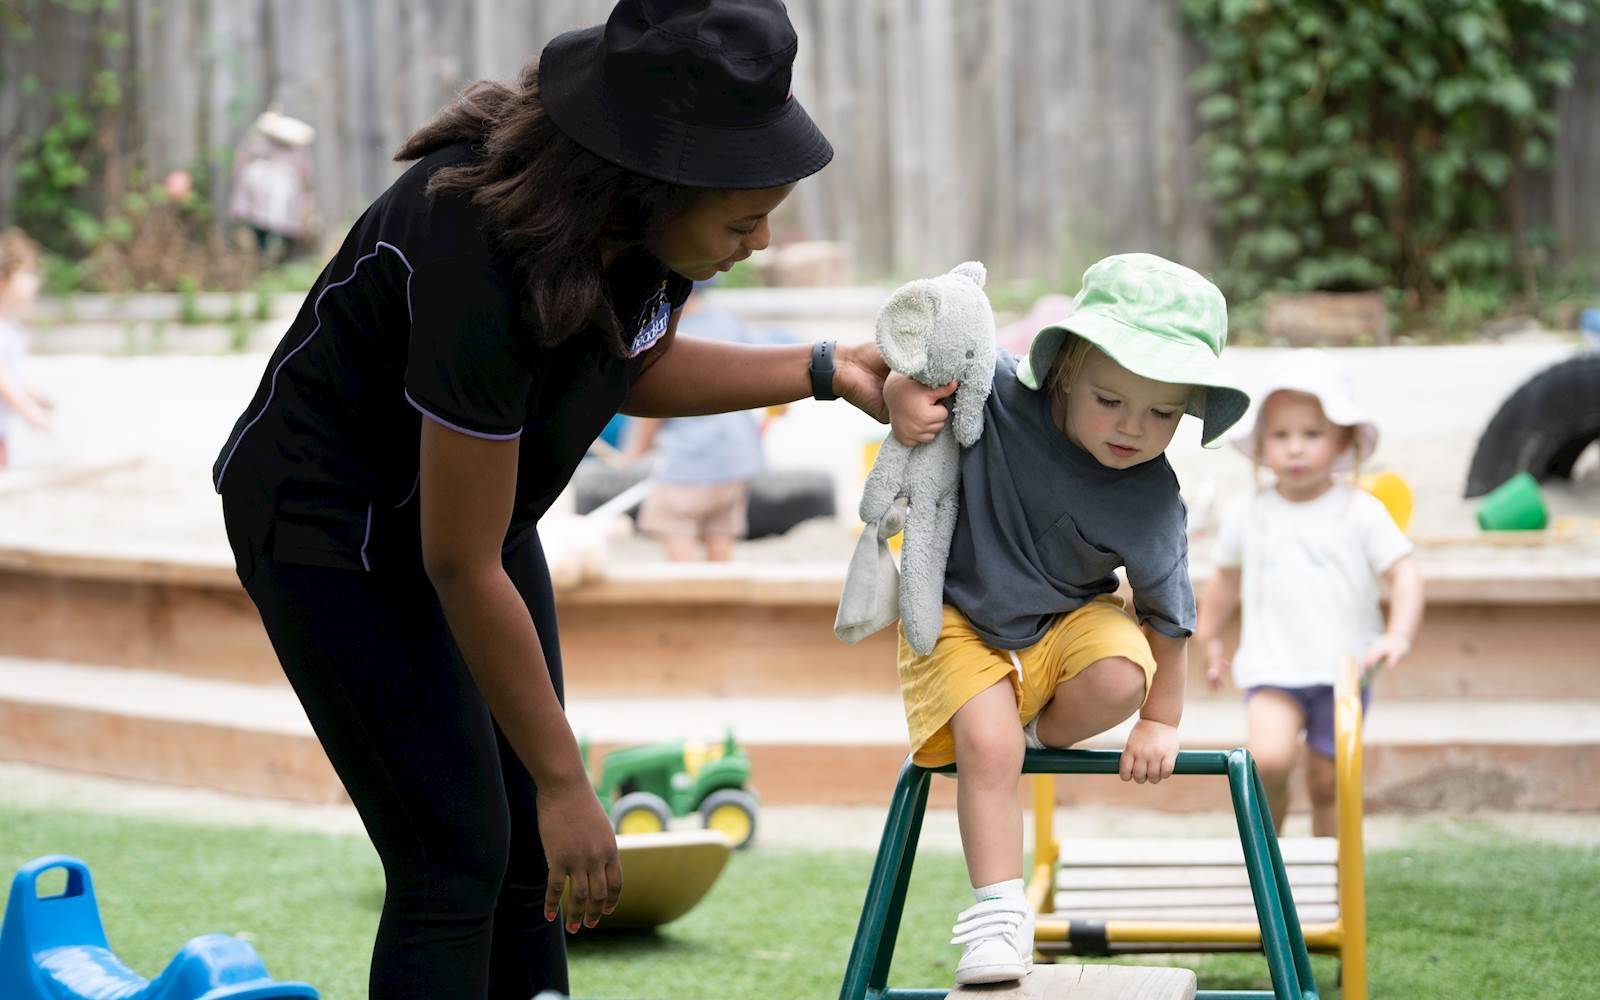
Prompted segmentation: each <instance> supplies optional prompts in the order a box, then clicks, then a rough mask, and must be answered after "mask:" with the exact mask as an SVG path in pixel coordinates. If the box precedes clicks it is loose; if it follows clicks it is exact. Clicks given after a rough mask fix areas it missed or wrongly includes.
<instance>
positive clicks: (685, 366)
mask: <svg viewBox="0 0 1600 1000" xmlns="http://www.w3.org/2000/svg"><path fill="white" fill-rule="evenodd" d="M795 46H796V41H795V35H794V31H793V29H792V27H791V26H790V24H789V21H788V18H787V16H786V14H785V13H784V10H783V7H782V5H781V4H779V3H777V2H775V0H760V2H750V0H702V2H697V3H667V2H646V0H622V2H621V3H619V4H618V5H617V7H616V8H615V10H613V12H612V14H611V16H610V18H609V20H608V21H607V23H606V24H605V25H603V26H598V27H594V28H589V29H585V30H581V31H575V32H570V33H568V34H565V35H562V36H560V37H558V38H556V39H555V40H553V41H552V42H551V43H550V44H549V45H548V46H547V47H546V48H545V50H544V52H543V53H542V54H541V56H540V58H539V60H538V61H537V63H536V64H534V65H531V66H530V67H529V68H528V69H527V70H525V71H524V72H523V74H522V78H521V80H520V82H519V84H518V86H516V87H504V86H500V85H496V84H491V83H479V84H477V85H475V86H474V87H472V88H470V89H469V90H468V91H466V92H465V93H464V94H463V95H462V96H461V98H460V99H459V100H458V101H457V103H456V104H455V105H454V106H453V107H451V108H450V109H448V110H446V111H445V112H444V113H443V114H441V115H440V116H439V117H438V118H437V119H435V120H434V121H433V122H431V123H429V124H428V125H426V126H425V127H423V129H422V130H421V131H419V132H418V133H417V134H415V135H414V136H412V137H411V139H410V140H408V141H407V142H406V144H405V146H404V147H403V148H402V149H401V150H400V153H399V156H398V158H399V159H401V160H415V161H416V163H415V165H414V166H412V167H411V168H410V169H409V170H408V171H407V172H406V173H405V174H404V175H403V176H401V177H400V179H399V180H397V181H396V182H395V184H394V186H393V187H391V188H390V189H389V190H388V191H387V192H386V193H385V194H383V195H382V196H381V197H380V198H378V200H377V201H376V202H374V203H373V204H372V206H371V207H370V208H369V209H368V210H367V211H366V213H365V214H364V215H363V216H362V217H361V218H360V219H359V220H358V221H357V222H356V224H355V226H354V228H353V229H352V230H351V231H350V234H349V236H348V237H347V238H346V240H345V243H344V245H343V247H342V248H341V250H340V251H339V254H338V255H337V256H336V257H335V258H334V260H333V261H332V262H331V263H330V264H329V265H328V267H327V269H326V270H325V271H324V272H323V274H322V277H321V278H320V279H319V280H318V282H317V284H316V286H315V287H314V288H313V289H312V290H311V294H310V295H309V296H308V297H307V299H306V303H305V305H304V306H303V307H302V309H301V311H300V315H299V317H298V318H297V319H296V320H295V322H294V325H293V326H292V327H291V328H290V330H289V333H288V335H287V336H286V337H285V338H284V340H283V342H282V343H281V344H280V345H279V347H278V349H277V351H276V352H275V353H274V355H273V357H272V359H271V361H270V362H269V363H268V366H267V370H266V373H265V375H264V376H263V378H262V382H261V385H260V388H259V389H258V390H257V392H256V395H255V398H254V399H253V400H251V402H250V405H249V406H248V407H247V408H246V410H245V412H244V414H243V415H242V416H241V417H240V419H239V421H238V424H237V425H236V426H235V428H234V431H233V433H232V434H231V435H230V436H229V438H228V441H227V443H226V444H225V446H224V447H223V449H222V452H221V454H220V455H219V456H218V460H217V465H216V467H215V470H214V473H215V483H216V487H217V490H218V492H220V493H221V494H222V497H223V509H224V514H225V517H226V520H227V525H228V535H229V540H230V542H231V544H232V546H233V551H234V555H235V558H236V560H237V563H238V570H239V576H240V579H241V580H242V581H243V582H244V585H245V588H246V590H247V591H248V592H249V594H250V596H251V598H252V600H253V601H254V602H255V604H256V606H257V608H258V609H259V610H260V612H261V617H262V621H263V623H264V624H265V626H266V629H267V632H268V634H269V636H270V637H271V639H272V643H273V647H274V649H275V650H276V651H277V654H278V657H279V659H280V660H281V661H282V663H283V667H284V671H285V673H286V674H287V675H288V677H289V680H290V682H291V683H292V684H293V685H294V688H295V691H296V693H297V694H298V695H299V697H300V700H301V703H302V704H303V705H304V706H305V709H306V714H307V715H308V717H309V718H310V720H311V723H312V726H313V727H314V728H315V730H316V732H317V735H318V738H319V739H320V740H321V741H322V744H323V746H324V747H325V748H326V750H327V752H328V756H329V758H330V759H331V760H332V762H333V764H334V767H335V768H336V769H337V770H338V772H339V775H340V778H341V779H342V780H343V782H344V784H345V787H346V788H347V789H348V791H349V793H350V797H351V799H352V800H353V801H354V803H355V805H356V808H357V809H358V810H359V811H360V813H361V816H362V819H363V821H364V822H365V824H366V827H367V830H368V832H369V833H370V835H371V837H372V840H373V843H374V845H375V846H376V847H377V850H378V853H379V856H380V857H381V858H382V860H383V865H384V873H385V878H386V881H387V892H386V895H385V899H384V907H383V916H382V919H381V921H380V923H379V929H378V938H377V942H376V945H375V950H374V956H373V961H372V971H371V978H370V988H371V994H372V995H373V996H375V997H401V996H404V997H445V996H448V997H482V996H490V997H516V998H518V1000H526V998H527V997H528V996H530V995H532V994H533V993H536V992H538V991H540V990H543V989H556V990H560V991H562V992H565V991H566V987H567V977H566V956H565V946H564V943H563V939H562V934H561V927H560V926H559V925H557V924H554V923H551V922H550V921H552V920H553V919H554V917H555V914H556V907H557V904H558V903H559V901H560V898H561V894H562V888H563V884H564V883H567V882H570V883H571V891H572V901H573V912H572V913H569V914H567V915H566V917H565V920H566V924H567V929H568V930H571V931H576V930H577V929H578V927H579V926H580V924H581V925H585V926H590V927H592V926H594V925H595V923H596V921H597V920H598V919H599V917H600V915H601V914H602V913H604V912H608V911H609V910H610V909H611V907H612V906H613V905H614V904H615V903H616V900H617V897H618V894H619V893H620V891H621V888H622V873H621V872H620V870H619V868H618V864H617V853H616V842H615V839H614V837H613V835H612V832H611V828H610V824H609V823H608V821H607V818H606V814H605V810H604V809H603V808H602V807H601V805H600V803H599V801H598V800H597V799H596V797H595V795H594V792H593V791H592V789H591V788H590V785H589V782H588V779H587V776H586V775H585V774H584V771H583V767H582V763H581V760H580V757H579V753H578V748H577V745H576V742H575V740H574V738H573V735H572V731H571V729H570V728H569V726H568V725H567V722H566V719H565V716H564V715H563V712H562V705H561V699H562V694H561V690H562V684H561V676H562V674H561V658H560V650H559V645H558V643H557V637H556V619H555V607H554V601H553V597H552V593H551V587H550V579H549V573H548V570H547V568H546V566H545V562H544V556H543V553H542V551H541V549H540V545H539V539H538V534H537V531H536V525H537V522H538V519H539V517H540V515H541V514H543V513H544V511H545V510H546V509H548V507H549V506H550V503H551V502H552V501H553V500H554V499H555V497H556V496H557V495H558V494H559V493H560V492H561V490H562V488H563V487H564V486H565V485H566V483H567V481H568V479H569V477H570V476H571V474H572V471H573V469H574V468H575V467H576V466H577V464H578V462H579V460H580V459H581V458H582V457H583V455H584V452H585V450H586V449H587V448H588V446H589V444H590V443H591V442H592V441H593V440H594V438H595V437H596V436H597V435H598V434H599V433H600V431H601V429H602V428H603V427H604V426H605V424H606V422H607V421H608V420H609V419H610V418H611V417H612V416H613V415H614V414H615V413H616V412H617V410H618V409H619V407H620V408H621V409H623V410H625V411H627V412H629V413H633V414H637V415H641V416H679V415H688V414H697V413H711V412H718V411H725V410H736V409H748V408H751V407H760V406H766V405H770V404H775V403H779V402H784V401H788V400H793V399H797V398H800V397H802V396H805V395H808V394H812V395H816V396H818V397H820V398H834V396H835V395H838V396H843V397H845V398H847V399H849V400H850V401H851V402H853V403H855V404H856V405H857V406H859V407H861V408H862V409H863V410H866V411H867V412H869V413H871V414H873V415H874V416H876V417H878V418H879V419H880V420H882V419H885V417H886V412H885V411H884V408H883V399H882V390H883V378H884V376H885V375H886V374H887V369H886V367H885V366H884V365H883V362H882V360H881V358H879V357H878V355H877V353H876V350H875V349H874V348H873V347H871V346H870V345H862V346H860V347H855V348H849V349H843V348H842V349H840V352H839V358H838V363H837V364H835V363H834V358H833V351H832V345H831V344H827V343H823V344H818V345H814V346H812V347H804V346H802V347H779V348H754V347H746V346H741V345H731V344H720V343H714V342H698V341H695V340H692V339H683V340H679V339H677V338H676V336H675V328H676V324H677V316H678V309H679V307H680V306H681V305H682V304H683V301H684V299H685V298H686V297H687V295H688V292H689V288H690V285H691V283H692V281H694V280H697V279H703V278H707V277H710V276H711V275H712V274H714V273H716V272H718V271H726V270H728V269H729V268H730V267H732V266H733V265H734V264H735V263H736V262H738V261H740V260H743V259H745V258H747V257H749V256H750V255H751V254H752V253H754V252H755V251H757V250H760V249H762V248H764V247H765V246H766V245H767V243H768V240H769V230H768V222H767V219H768V216H769V214H770V213H771V212H772V211H773V209H775V208H777V206H778V205H779V203H780V202H782V201H783V199H784V198H785V197H786V196H787V195H788V193H789V191H790V190H791V189H792V188H793V186H794V183H795V182H796V181H797V180H799V179H800V178H802V177H804V176H806V175H809V174H811V173H814V172H815V171H817V170H819V169H821V168H822V167H823V166H824V165H825V164H826V163H827V162H828V160H829V159H830V158H831V157H832V149H831V148H830V147H829V145H828V143H827V140H826V139H824V138H823V136H822V134H821V133H820V132H819V131H818V130H817V128H816V126H815V125H814V124H812V122H811V120H810V118H809V117H807V115H806V113H805V111H804V110H803V109H801V107H800V105H799V103H798V102H796V101H795V100H794V99H793V97H792V94H791V92H790V89H789V81H790V74H791V69H792V64H793V59H794V53H795Z"/></svg>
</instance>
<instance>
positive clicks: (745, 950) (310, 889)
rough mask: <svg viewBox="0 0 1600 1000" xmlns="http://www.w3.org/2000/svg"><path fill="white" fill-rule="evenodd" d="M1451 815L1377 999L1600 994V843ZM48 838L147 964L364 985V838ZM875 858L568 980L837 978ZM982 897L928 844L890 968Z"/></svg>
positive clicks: (1378, 863) (689, 921) (44, 827)
mask: <svg viewBox="0 0 1600 1000" xmlns="http://www.w3.org/2000/svg"><path fill="white" fill-rule="evenodd" d="M1437 831H1438V828H1437V825H1433V826H1431V827H1430V828H1429V829H1428V830H1426V831H1425V833H1424V835H1423V836H1420V837H1419V839H1418V842H1417V845H1416V846H1415V847H1412V848H1408V849H1403V850H1387V851H1375V852H1373V853H1372V854H1371V856H1370V858H1369V861H1368V869H1369V871H1368V890H1367V891H1368V903H1369V909H1370V913H1371V924H1372V928H1371V944H1370V946H1369V947H1370V954H1371V983H1372V991H1371V992H1372V997H1373V998H1374V1000H1385V998H1395V1000H1421V998H1432V997H1496V998H1514V997H1579V996H1589V995H1593V994H1594V990H1595V974H1596V971H1597V966H1600V963H1597V960H1596V957H1595V956H1597V955H1600V850H1595V849H1586V848H1571V847H1555V846H1549V845H1544V844H1537V843H1531V842H1527V841H1513V842H1504V841H1505V838H1504V837H1503V835H1497V834H1494V833H1492V831H1489V830H1488V828H1483V829H1479V830H1474V829H1473V828H1472V827H1471V826H1470V825H1468V826H1466V827H1461V826H1459V825H1456V826H1452V827H1450V829H1449V832H1448V833H1447V834H1439V833H1438V832H1437ZM50 853H63V854H72V855H75V856H77V857H80V858H82V859H83V860H85V861H86V862H88V864H89V866H90V870H91V872H92V874H93V875H94V878H95V891H96V893H97V895H98V896H99V899H100V906H101V911H102V914H103V917H104V920H105V925H106V932H107V936H108V937H109V938H110V941H111V946H112V948H113V949H114V950H115V951H116V952H117V953H118V954H119V955H120V956H121V958H122V959H123V960H124V961H125V962H127V963H128V964H129V965H131V966H132V967H133V968H134V969H136V970H138V971H139V972H141V973H143V974H145V975H154V974H155V973H156V972H157V971H158V970H159V969H160V968H161V967H162V966H163V965H164V964H165V963H166V961H167V959H168V958H170V957H171V955H172V953H173V951H175V950H176V949H177V947H178V946H179V945H180V944H182V943H183V941H185V940H187V939H188V938H190V937H193V936H194V935H197V934H202V933H206V932H210V931H223V932H228V933H242V934H245V935H247V937H248V939H249V940H250V941H251V942H252V943H253V944H254V945H255V947H256V949H257V950H258V951H259V952H260V953H261V955H262V957H263V958H264V959H265V961H266V963H267V966H268V968H269V969H271V970H272V972H273V974H274V975H276V976H278V977H280V978H285V979H288V978H294V979H303V980H306V981H308V982H311V983H312V984H314V985H316V986H317V987H318V988H319V989H320V990H321V992H322V995H323V997H324V998H327V1000H354V998H359V997H362V996H364V995H365V992H366V990H365V984H366V965H367V958H368V954H369V949H370V946H371V940H372V934H373V931H374V928H375V927H376V924H377V918H378V907H379V905H380V903H381V900H382V893H383V879H382V874H381V872H380V870H379V866H378V862H377V858H376V857H375V856H374V854H373V853H372V849H371V848H370V847H369V846H368V845H367V844H366V843H365V842H364V841H363V840H360V839H357V838H352V837H343V836H325V835H318V834H309V833H291V832H283V831H277V830H263V829H242V828H241V829H235V828H221V827H206V826H195V825H187V824H176V823H169V822H158V821H152V820H144V819H131V818H126V817H113V816H102V815H84V814H76V813H72V814H69V813H60V812H45V811H36V810H19V809H9V808H4V807H0V874H6V875H9V873H11V872H14V871H15V870H16V868H17V866H19V865H20V864H22V863H23V862H24V861H27V860H29V859H31V858H33V857H37V856H39V855H41V854H50ZM871 864H872V857H871V854H870V853H868V852H865V851H848V852H826V853H801V852H795V851H778V850H763V849H761V848H759V847H758V848H756V849H755V850H753V851H751V852H748V853H745V854H739V855H736V856H735V857H734V858H733V860H732V861H731V862H730V863H729V866H728V869H727V871H726V872H725V873H724V874H723V876H722V878H721V880H720V881H719V882H718V883H717V886H716V888H715V889H714V890H713V891H712V893H711V895H710V896H709V897H707V899H706V901H705V902H704V903H703V904H702V905H701V906H700V907H698V908H697V909H695V910H694V911H693V912H691V913H690V914H689V915H688V916H686V917H684V918H683V919H682V920H679V921H677V922H676V923H673V924H671V925H670V926H668V927H666V928H664V929H662V930H661V931H660V932H658V933H656V934H653V935H643V936H635V937H617V936H609V937H608V936H590V935H588V934H583V935H579V936H578V937H577V938H575V939H572V949H571V958H572V982H573V989H574V991H575V992H576V993H577V994H578V995H579V996H584V997H593V998H597V1000H598V998H636V1000H644V998H657V1000H666V998H677V997H681V998H686V1000H687V998H708V1000H709V998H716V1000H743V998H756V997H761V998H773V997H775V998H812V997H816V998H829V997H834V996H837V995H838V990H839V982H840V978H841V976H842V975H843V972H844V965H845V960H846V958H847V956H848V954H849V949H850V941H851V938H852V936H853V935H854V933H855V924H856V919H857V917H858V915H859V913H860V908H861V903H862V899H863V896H864V894H865V891H866V883H867V877H868V873H869V871H870V869H871ZM7 884H8V885H9V881H8V882H7ZM967 898H968V897H967V896H966V879H965V875H964V872H963V869H962V864H961V859H960V857H959V856H958V855H953V854H942V853H931V852H928V853H924V854H923V855H922V856H920V857H919V858H918V862H917V868H916V877H915V878H914V879H913V881H912V891H911V897H910V900H909V904H908V907H907V912H906V917H905V920H904V922H903V925H902V930H901V935H900V943H899V945H898V947H897V948H896V953H895V963H894V968H893V970H892V972H891V976H890V982H891V984H894V985H898V986H936V985H940V984H945V983H949V982H950V981H951V976H952V974H953V970H954V966H955V958H956V949H955V948H953V947H951V946H949V945H947V944H945V942H946V941H947V940H948V937H949V930H950V923H951V920H952V918H953V917H954V914H955V910H956V909H957V908H958V907H960V906H962V905H964V900H965V899H967ZM1141 961H1146V962H1149V961H1158V962H1159V961H1166V959H1164V958H1155V959H1141ZM1176 964H1183V965H1188V966H1190V967H1192V968H1195V969H1196V970H1197V971H1198V972H1199V974H1200V979H1201V984H1202V985H1203V986H1205V987H1208V988H1247V989H1265V988H1267V987H1268V985H1269V983H1268V980H1267V974H1266V965H1265V962H1264V961H1263V960H1262V958H1261V956H1260V955H1223V956H1205V957H1195V956H1184V957H1182V958H1180V959H1178V960H1176ZM1313 964H1314V967H1315V970H1316V976H1317V983H1318V986H1319V988H1320V991H1321V994H1322V995H1323V996H1324V997H1330V998H1331V997H1337V996H1338V995H1339V991H1338V989H1337V988H1336V986H1335V985H1334V978H1335V969H1336V967H1337V963H1335V962H1334V961H1332V960H1331V959H1325V958H1320V957H1319V958H1314V959H1313Z"/></svg>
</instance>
